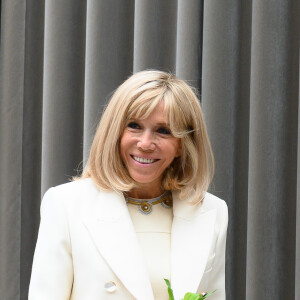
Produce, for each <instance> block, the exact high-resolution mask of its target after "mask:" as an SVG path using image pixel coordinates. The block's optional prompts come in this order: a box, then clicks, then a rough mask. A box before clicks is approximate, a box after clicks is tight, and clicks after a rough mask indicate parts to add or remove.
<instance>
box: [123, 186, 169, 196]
mask: <svg viewBox="0 0 300 300" xmlns="http://www.w3.org/2000/svg"><path fill="white" fill-rule="evenodd" d="M163 193H164V190H163V189H162V188H161V187H159V188H157V189H150V190H149V189H142V188H133V189H132V190H130V191H129V192H127V193H126V194H127V195H128V196H129V197H132V198H137V199H152V198H156V197H158V196H160V195H162V194H163Z"/></svg>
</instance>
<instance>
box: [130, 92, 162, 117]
mask: <svg viewBox="0 0 300 300" xmlns="http://www.w3.org/2000/svg"><path fill="white" fill-rule="evenodd" d="M161 101H163V93H161V92H159V93H158V91H157V90H153V91H147V92H144V93H142V94H141V95H139V97H138V98H136V99H135V100H133V101H132V103H131V105H130V106H129V107H128V113H127V119H131V118H139V119H146V118H147V117H148V116H149V115H150V114H151V113H152V112H153V110H154V109H155V108H156V107H157V105H158V104H159V103H160V102H161Z"/></svg>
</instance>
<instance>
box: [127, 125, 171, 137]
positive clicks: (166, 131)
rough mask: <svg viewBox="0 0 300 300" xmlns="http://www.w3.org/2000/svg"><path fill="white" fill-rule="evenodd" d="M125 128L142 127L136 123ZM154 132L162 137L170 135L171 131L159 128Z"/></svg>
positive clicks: (162, 127)
mask: <svg viewBox="0 0 300 300" xmlns="http://www.w3.org/2000/svg"><path fill="white" fill-rule="evenodd" d="M127 127H129V128H131V129H141V128H142V127H141V126H140V125H139V124H138V123H137V122H129V123H128V125H127ZM156 132H157V133H159V134H163V135H171V130H170V129H169V128H167V127H164V126H160V127H158V128H157V129H156Z"/></svg>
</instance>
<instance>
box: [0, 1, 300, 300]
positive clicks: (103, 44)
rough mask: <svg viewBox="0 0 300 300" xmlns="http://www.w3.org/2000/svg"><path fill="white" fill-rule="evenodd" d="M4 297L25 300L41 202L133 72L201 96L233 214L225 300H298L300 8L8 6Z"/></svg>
mask: <svg viewBox="0 0 300 300" xmlns="http://www.w3.org/2000/svg"><path fill="white" fill-rule="evenodd" d="M0 5H1V6H0V7H1V48H0V51H1V52H0V95H1V98H0V100H1V101H0V299H3V300H12V299H27V292H28V284H29V279H30V272H31V263H32V256H33V252H34V247H35V241H36V237H37V230H38V226H39V206H40V200H41V196H42V195H43V194H44V192H45V191H46V190H47V189H48V188H49V187H51V186H54V185H57V184H60V183H63V182H67V181H69V180H70V179H71V177H72V176H74V175H76V174H77V173H78V172H80V170H81V169H82V166H83V165H84V164H85V161H86V159H87V157H88V152H89V147H90V144H91V141H92V138H93V133H94V132H95V128H96V125H97V122H98V120H99V118H100V116H101V113H102V111H103V107H104V105H105V103H106V102H107V100H108V99H109V97H110V96H111V94H112V93H113V91H114V89H115V88H116V87H117V86H118V85H119V84H120V83H121V82H122V81H124V80H125V79H126V78H127V77H128V76H129V75H131V74H132V73H134V72H137V71H140V70H144V69H149V68H154V69H161V70H166V71H171V72H173V73H175V74H176V75H177V76H179V77H180V78H183V79H185V80H187V81H188V82H189V83H190V84H191V85H193V86H194V87H195V88H197V89H198V91H199V93H200V95H201V102H202V107H203V110H204V115H205V119H206V122H207V126H208V131H209V135H210V138H211V142H212V146H213V150H214V154H215V158H216V175H215V178H214V182H213V184H212V186H211V192H212V193H214V194H215V195H217V196H219V197H221V198H223V199H224V200H225V201H226V202H227V204H228V206H229V228H228V238H227V253H226V257H227V260H226V284H227V299H230V300H242V299H246V300H254V299H263V300H269V299H290V300H293V299H294V300H296V299H300V284H299V282H300V242H299V241H300V229H299V228H300V200H299V199H300V198H299V193H300V179H299V177H300V171H299V170H300V164H299V163H298V157H299V155H300V140H299V138H298V128H300V127H299V126H300V122H299V121H298V111H299V85H300V82H299V57H300V55H299V40H300V39H299V31H300V1H299V0H285V1H281V0H263V1H261V0H249V1H246V0H245V1H244V0H222V1H218V0H204V1H203V0H188V1H187V0H135V1H134V0H126V1H124V0H87V1H84V0H64V1H59V0H44V1H43V0H3V1H1V2H0Z"/></svg>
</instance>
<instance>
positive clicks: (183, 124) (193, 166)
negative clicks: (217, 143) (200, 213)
mask: <svg viewBox="0 0 300 300" xmlns="http://www.w3.org/2000/svg"><path fill="white" fill-rule="evenodd" d="M160 102H163V103H164V112H165V113H166V116H167V117H168V119H169V124H170V130H171V133H172V134H173V136H175V137H177V138H180V141H181V155H180V157H178V158H175V159H174V160H173V162H172V163H171V165H170V166H169V167H168V168H167V169H166V170H165V172H164V176H163V180H162V187H163V188H164V189H165V190H172V191H179V192H180V198H186V197H192V199H193V200H194V201H196V202H197V201H201V200H202V199H203V197H204V194H205V192H206V191H207V189H208V187H209V185H210V183H211V180H212V177H213V173H214V158H213V153H212V149H211V146H210V142H209V139H208V135H207V131H206V127H205V123H204V118H203V113H202V110H201V107H200V104H199V100H198V98H197V96H196V94H195V92H194V91H193V89H192V88H191V87H190V86H189V85H188V84H187V83H186V82H184V81H183V80H180V79H178V78H176V77H175V76H174V75H172V74H169V73H165V72H162V71H156V70H147V71H142V72H138V73H135V74H134V75H132V76H131V77H129V78H128V79H127V80H126V81H125V82H124V83H123V84H122V85H121V86H120V87H119V88H118V89H117V90H116V91H115V93H114V94H113V96H112V98H111V100H110V101H109V103H108V105H107V107H106V109H105V111H104V113H103V115H102V118H101V120H100V122H99V125H98V128H97V131H96V134H95V137H94V140H93V143H92V146H91V150H90V156H89V158H88V161H87V165H86V167H85V168H84V170H83V173H82V175H81V178H87V177H91V178H92V179H93V180H94V182H95V183H96V184H97V185H98V187H99V188H100V189H102V190H115V191H118V192H124V191H129V190H131V189H132V188H133V187H136V186H138V183H137V182H134V180H133V179H132V178H131V177H130V175H129V173H128V171H127V169H126V167H125V165H124V164H123V161H122V158H121V152H120V138H121V135H122V133H123V130H124V128H125V126H126V122H127V121H128V120H129V119H130V118H132V117H133V116H134V117H137V118H147V116H149V114H151V112H152V111H153V110H154V109H155V107H156V106H157V105H158V104H159V103H160Z"/></svg>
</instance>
